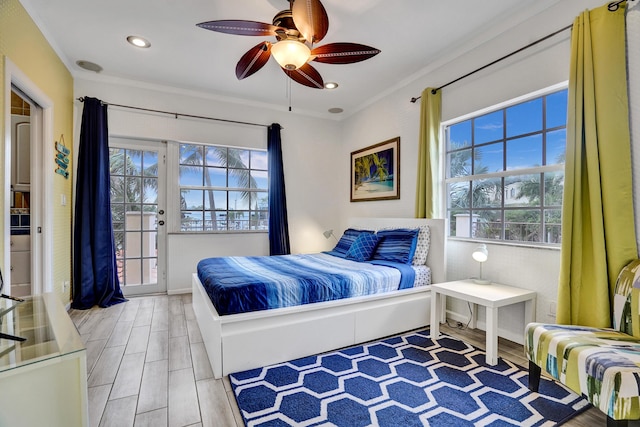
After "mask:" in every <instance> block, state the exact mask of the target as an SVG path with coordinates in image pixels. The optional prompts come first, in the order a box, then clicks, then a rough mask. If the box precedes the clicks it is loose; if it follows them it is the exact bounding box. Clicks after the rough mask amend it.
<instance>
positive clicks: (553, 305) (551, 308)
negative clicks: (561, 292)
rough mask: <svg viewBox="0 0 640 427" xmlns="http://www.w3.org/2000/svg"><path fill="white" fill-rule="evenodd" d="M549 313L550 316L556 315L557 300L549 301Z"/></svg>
mask: <svg viewBox="0 0 640 427" xmlns="http://www.w3.org/2000/svg"><path fill="white" fill-rule="evenodd" d="M549 315H550V316H555V315H556V302H555V301H551V302H550V303H549Z"/></svg>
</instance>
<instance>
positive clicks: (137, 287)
mask: <svg viewBox="0 0 640 427" xmlns="http://www.w3.org/2000/svg"><path fill="white" fill-rule="evenodd" d="M165 151H166V149H165V145H164V144H162V143H161V142H159V141H154V142H152V141H142V140H134V139H124V138H111V139H110V140H109V164H110V173H111V216H112V218H113V230H114V237H115V244H116V262H117V265H118V278H119V279H120V286H121V287H122V291H123V293H124V295H125V296H132V295H140V294H148V293H157V292H166V290H167V285H166V281H165V265H166V257H165V228H166V227H165V217H166V215H165V211H164V209H165Z"/></svg>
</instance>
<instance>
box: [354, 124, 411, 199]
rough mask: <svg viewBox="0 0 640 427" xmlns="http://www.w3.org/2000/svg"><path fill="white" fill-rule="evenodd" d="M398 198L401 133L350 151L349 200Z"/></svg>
mask: <svg viewBox="0 0 640 427" xmlns="http://www.w3.org/2000/svg"><path fill="white" fill-rule="evenodd" d="M399 198H400V137H399V136H398V137H395V138H392V139H389V140H386V141H383V142H381V143H379V144H375V145H372V146H370V147H366V148H363V149H361V150H358V151H354V152H352V153H351V201H352V202H363V201H370V200H391V199H399Z"/></svg>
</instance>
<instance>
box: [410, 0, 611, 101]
mask: <svg viewBox="0 0 640 427" xmlns="http://www.w3.org/2000/svg"><path fill="white" fill-rule="evenodd" d="M623 1H624V0H623ZM572 26H573V25H567V26H566V27H564V28H560V29H559V30H558V31H554V32H553V33H551V34H548V35H546V36H544V37H542V38H541V39H538V40H536V41H534V42H532V43H529V44H528V45H526V46H524V47H521V48H520V49H518V50H514V51H513V52H511V53H508V54H506V55H504V56H503V57H501V58H498V59H496V60H495V61H492V62H490V63H488V64H486V65H483V66H482V67H480V68H476V69H475V70H473V71H471V72H469V73H467V74H465V75H464V76H461V77H458V78H457V79H455V80H451V81H450V82H449V83H446V84H443V85H442V86H440V87H437V88H435V89H431V93H433V94H435V93H436V92H437V91H439V90H440V89H444V88H445V87H447V86H449V85H452V84H454V83H456V82H459V81H460V80H462V79H465V78H467V77H469V76H471V75H473V74H475V73H477V72H479V71H482V70H484V69H485V68H487V67H490V66H492V65H494V64H497V63H498V62H500V61H504V60H505V59H507V58H509V57H511V56H513V55H515V54H517V53H520V52H522V51H523V50H526V49H529V48H530V47H532V46H535V45H537V44H538V43H541V42H543V41H545V40H547V39H549V38H551V37H553V36H555V35H556V34H560V33H561V32H563V31H566V30H568V29H569V28H571V27H572ZM420 98H422V96H418V97H416V98H411V102H412V103H415V102H416V101H417V100H419V99H420Z"/></svg>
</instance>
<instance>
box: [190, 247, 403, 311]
mask: <svg viewBox="0 0 640 427" xmlns="http://www.w3.org/2000/svg"><path fill="white" fill-rule="evenodd" d="M198 277H199V278H200V282H202V285H203V286H204V288H205V290H206V291H207V294H208V295H209V298H211V301H212V302H213V305H214V306H215V308H216V310H217V311H218V314H220V315H227V314H237V313H245V312H249V311H257V310H267V309H272V308H280V307H290V306H295V305H301V304H310V303H314V302H322V301H331V300H337V299H342V298H350V297H355V296H362V295H370V294H375V293H381V292H389V291H393V290H397V289H404V288H409V287H412V286H413V282H414V280H415V272H414V270H413V269H412V268H411V266H409V265H404V264H398V263H392V262H386V261H369V262H355V261H350V260H346V259H343V258H339V257H336V256H332V255H329V254H326V253H319V254H306V255H283V256H260V257H222V258H207V259H204V260H202V261H200V262H199V263H198Z"/></svg>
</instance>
